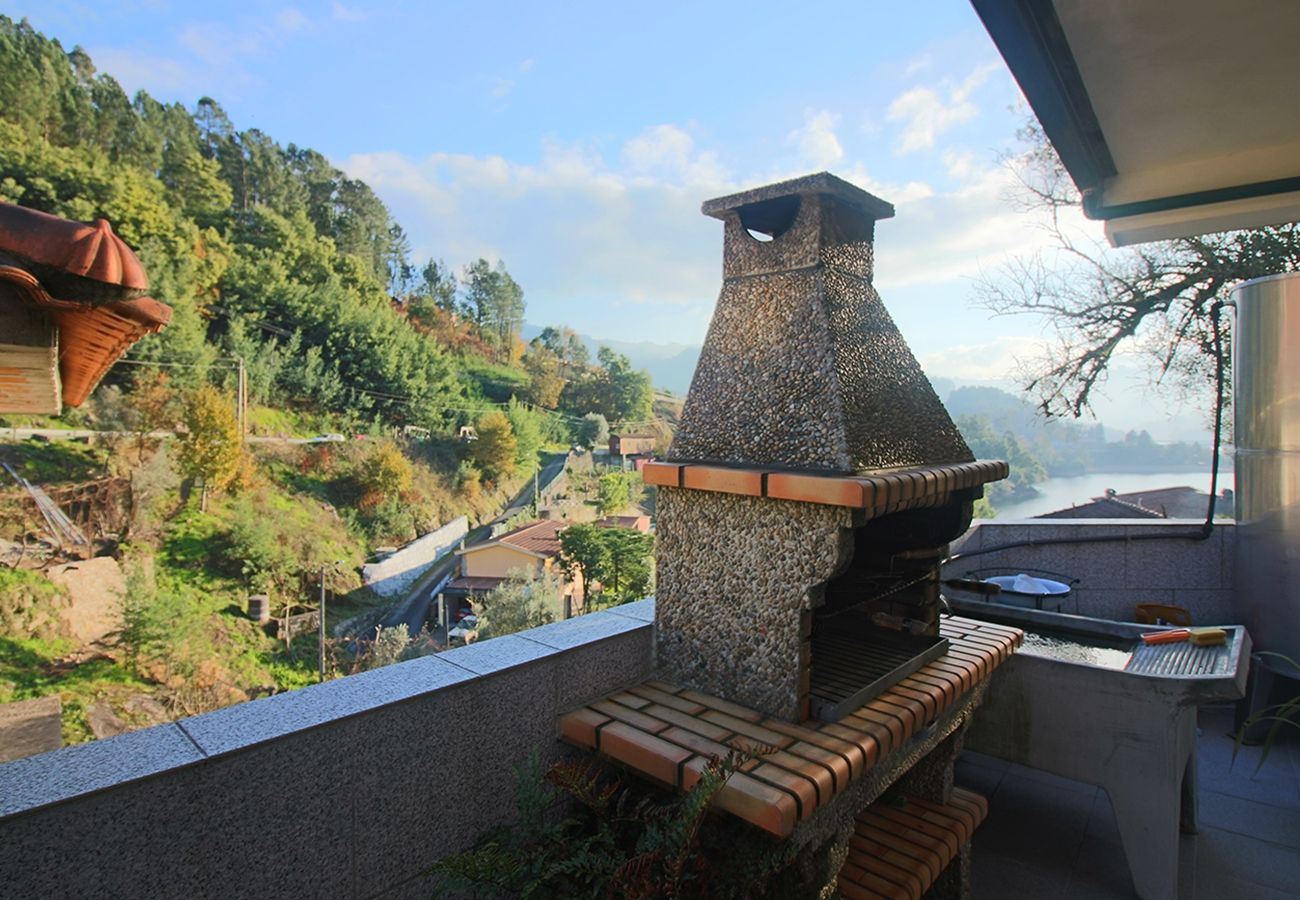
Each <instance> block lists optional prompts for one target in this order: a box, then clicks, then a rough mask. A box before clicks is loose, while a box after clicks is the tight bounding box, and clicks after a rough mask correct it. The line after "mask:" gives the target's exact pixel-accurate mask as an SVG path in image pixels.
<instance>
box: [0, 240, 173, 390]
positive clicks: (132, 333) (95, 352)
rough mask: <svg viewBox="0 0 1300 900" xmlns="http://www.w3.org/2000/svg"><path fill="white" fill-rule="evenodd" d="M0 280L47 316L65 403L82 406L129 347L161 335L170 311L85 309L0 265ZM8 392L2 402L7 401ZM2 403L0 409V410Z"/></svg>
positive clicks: (120, 303)
mask: <svg viewBox="0 0 1300 900" xmlns="http://www.w3.org/2000/svg"><path fill="white" fill-rule="evenodd" d="M0 281H4V282H6V283H8V284H10V285H12V286H13V287H15V288H16V289H17V291H18V293H19V294H20V295H21V296H22V297H23V299H24V300H25V301H26V302H27V303H28V304H29V305H31V306H34V307H36V308H38V309H40V310H41V311H43V312H45V313H46V314H47V315H48V316H49V318H50V320H51V321H52V322H53V324H54V326H55V327H56V328H57V329H58V331H59V340H58V348H59V354H58V355H59V359H58V365H59V378H60V381H61V382H62V386H63V387H62V390H63V404H64V405H65V406H80V405H81V404H82V403H84V402H85V401H86V398H87V397H88V396H89V395H90V392H91V391H92V390H94V389H95V385H97V384H99V381H100V379H101V378H103V377H104V375H105V374H106V373H107V372H108V370H109V369H110V368H112V366H113V363H115V362H117V361H118V360H119V359H120V358H121V357H122V354H124V353H125V352H126V351H127V350H128V349H130V347H131V345H132V344H134V343H135V342H136V341H138V340H140V338H142V337H144V336H145V335H147V334H153V333H155V332H158V331H161V330H162V328H163V326H164V325H166V324H167V323H168V322H170V321H171V318H172V309H171V307H170V306H168V305H166V304H165V303H159V302H158V301H157V300H154V299H152V298H150V297H138V298H135V299H131V300H116V301H113V302H109V303H103V304H100V305H99V306H86V305H83V304H80V303H71V302H67V301H63V300H57V299H55V298H53V297H51V296H50V295H49V294H48V293H47V292H46V291H45V289H44V287H42V285H41V283H40V282H39V281H37V279H36V277H35V276H34V275H32V273H30V272H28V271H26V270H25V269H20V268H17V267H14V266H3V265H0ZM8 396H9V395H8V392H7V391H6V392H5V394H3V395H0V397H3V398H6V399H7V398H8ZM3 403H4V401H3V399H0V405H3Z"/></svg>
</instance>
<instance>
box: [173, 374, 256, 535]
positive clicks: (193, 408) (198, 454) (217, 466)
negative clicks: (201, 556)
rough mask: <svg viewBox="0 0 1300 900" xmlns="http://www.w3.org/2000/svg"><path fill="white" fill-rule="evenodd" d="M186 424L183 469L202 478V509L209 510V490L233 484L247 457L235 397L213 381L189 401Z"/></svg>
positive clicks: (182, 450)
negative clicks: (240, 432) (236, 416)
mask: <svg viewBox="0 0 1300 900" xmlns="http://www.w3.org/2000/svg"><path fill="white" fill-rule="evenodd" d="M185 428H186V434H185V436H184V437H182V438H181V441H180V448H179V449H180V453H179V455H180V465H181V471H182V472H184V473H185V475H186V476H188V477H190V478H197V479H199V480H200V481H201V483H202V493H201V494H200V495H199V498H200V499H199V509H201V510H205V509H207V506H208V494H209V493H221V492H222V491H224V490H225V489H226V488H227V487H229V486H230V483H231V482H232V481H234V479H235V475H236V474H238V472H239V466H240V463H241V461H242V460H243V455H244V446H243V440H242V438H241V436H240V434H239V422H238V421H237V420H236V418H235V400H234V398H233V397H231V396H230V395H229V394H225V393H223V392H221V391H219V390H217V389H216V388H214V387H212V386H210V385H204V386H203V387H201V388H199V389H198V390H197V391H194V392H193V393H192V394H190V396H189V397H188V398H187V400H186V404H185Z"/></svg>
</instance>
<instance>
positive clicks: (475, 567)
mask: <svg viewBox="0 0 1300 900" xmlns="http://www.w3.org/2000/svg"><path fill="white" fill-rule="evenodd" d="M568 524H569V523H568V522H564V521H557V520H553V519H542V520H539V521H536V522H530V523H529V524H527V525H524V526H522V527H520V528H516V529H514V530H513V531H509V532H507V533H505V534H503V535H501V536H499V537H497V538H494V539H493V540H490V541H485V542H484V543H481V544H476V545H475V546H473V547H465V548H463V549H460V550H457V551H456V555H457V556H459V557H460V574H459V575H458V576H457V577H456V578H454V579H453V580H452V581H451V582H449V583H448V584H447V587H446V589H445V590H444V591H443V594H444V596H446V597H447V598H448V599H449V600H453V601H454V600H457V599H460V600H468V601H472V598H474V597H476V596H481V595H483V594H486V593H488V592H489V591H491V590H492V589H493V588H495V587H497V586H498V585H500V584H501V583H502V582H503V581H505V580H506V578H508V577H509V576H510V574H511V573H512V572H513V573H517V572H519V571H521V570H522V571H525V572H530V573H532V574H534V575H544V574H548V573H549V574H554V575H556V576H558V577H559V579H560V585H561V588H560V596H561V597H562V598H563V600H564V618H566V619H567V618H569V617H570V616H575V615H578V614H579V613H581V612H582V576H581V575H579V574H576V573H575V574H574V577H573V578H570V577H569V576H568V575H566V574H565V573H564V570H563V569H562V568H561V567H560V532H561V531H563V530H564V529H565V527H567V526H568Z"/></svg>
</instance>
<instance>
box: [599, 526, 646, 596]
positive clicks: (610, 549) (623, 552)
mask: <svg viewBox="0 0 1300 900" xmlns="http://www.w3.org/2000/svg"><path fill="white" fill-rule="evenodd" d="M601 531H602V532H603V533H602V534H601V535H600V540H601V543H603V544H604V545H605V553H606V561H605V568H604V572H603V574H602V586H603V590H602V593H603V594H604V595H606V596H610V597H612V598H613V599H614V602H615V603H628V602H630V601H632V600H640V599H641V598H642V597H645V596H647V595H648V594H649V593H650V591H651V584H652V582H653V579H654V568H653V559H654V546H655V541H654V536H653V535H649V534H643V533H642V532H640V531H638V530H636V529H635V528H603V529H601Z"/></svg>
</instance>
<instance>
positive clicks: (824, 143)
mask: <svg viewBox="0 0 1300 900" xmlns="http://www.w3.org/2000/svg"><path fill="white" fill-rule="evenodd" d="M838 121H839V117H838V116H836V115H834V114H832V113H831V112H830V111H829V110H825V109H822V110H811V109H810V110H808V111H807V112H805V113H804V123H803V126H802V127H800V128H796V129H795V130H794V131H791V132H790V133H789V134H788V135H786V143H788V144H793V145H794V146H795V147H796V148H797V149H798V151H799V156H800V159H801V161H802V162H805V163H807V164H808V165H809V166H812V167H813V168H815V169H825V168H827V167H829V166H832V165H834V164H835V163H837V162H839V161H840V160H841V159H843V158H844V147H843V146H842V145H841V144H840V140H839V138H837V137H836V136H835V126H836V124H837V123H838Z"/></svg>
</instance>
